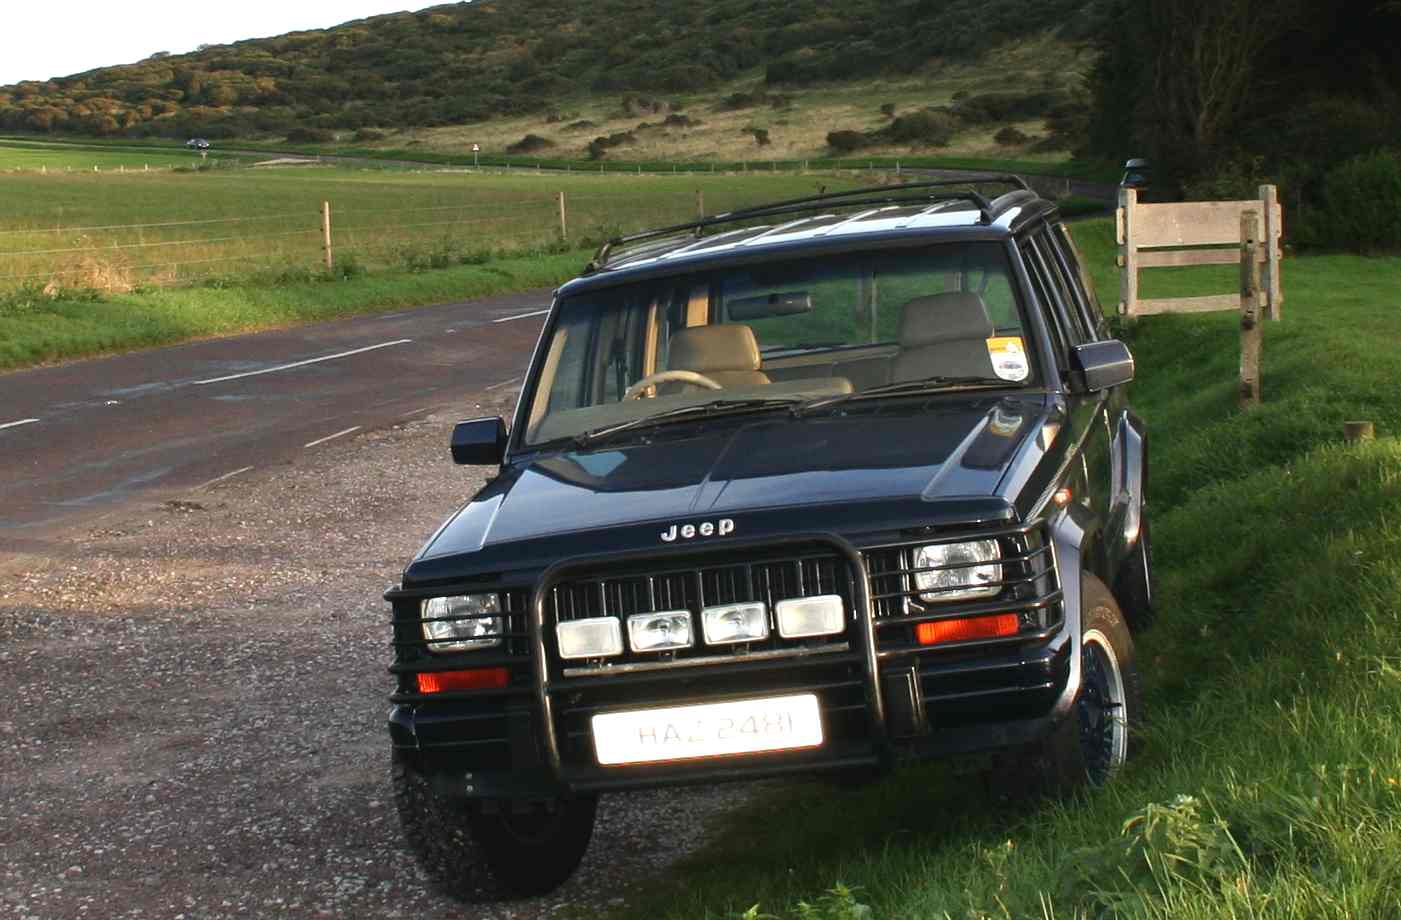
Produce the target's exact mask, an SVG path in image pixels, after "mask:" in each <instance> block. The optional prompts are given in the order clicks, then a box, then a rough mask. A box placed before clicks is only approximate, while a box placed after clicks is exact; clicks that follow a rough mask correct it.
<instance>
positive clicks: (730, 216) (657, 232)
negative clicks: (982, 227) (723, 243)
mask: <svg viewBox="0 0 1401 920" xmlns="http://www.w3.org/2000/svg"><path fill="white" fill-rule="evenodd" d="M990 183H995V184H1005V185H1011V186H1014V187H1015V188H1016V189H1018V190H1021V191H1028V192H1029V191H1031V186H1029V185H1027V184H1026V180H1025V179H1023V178H1022V177H1021V176H1014V175H1011V174H999V175H988V176H973V177H970V178H965V179H938V180H931V181H927V182H906V183H903V184H901V185H891V186H885V187H884V188H880V189H872V188H860V189H852V190H850V191H846V192H827V193H824V194H820V195H812V196H809V197H806V198H790V199H788V200H786V201H775V202H771V203H769V204H764V205H757V206H755V207H752V208H742V209H740V210H737V211H726V212H724V213H722V214H715V215H713V216H711V217H702V218H701V219H699V220H694V221H689V222H687V223H684V224H674V225H672V226H670V227H658V228H656V229H653V230H642V231H640V232H638V233H629V234H627V235H625V236H617V237H614V238H612V239H610V240H608V241H607V242H606V243H604V244H603V245H602V246H600V247H599V248H598V252H597V253H596V254H595V255H594V257H593V259H592V261H590V262H589V264H588V265H587V266H586V267H585V268H584V273H585V274H590V273H592V272H596V271H599V270H600V269H602V268H604V267H605V266H607V265H608V259H609V256H613V255H616V253H615V252H614V250H615V249H616V248H617V247H619V246H625V245H627V244H629V243H640V242H643V241H645V240H660V239H661V238H662V237H669V236H670V237H675V236H680V235H682V234H685V233H688V232H689V233H690V234H691V235H692V236H694V237H697V238H699V237H700V236H701V235H702V231H704V230H705V229H707V228H709V227H715V226H719V225H721V224H732V223H737V222H739V221H745V220H754V219H756V218H760V217H776V216H778V215H782V214H795V213H800V212H805V211H807V212H811V211H818V210H821V209H822V208H825V207H831V206H837V207H856V206H858V205H873V204H903V203H907V202H917V201H930V202H941V201H968V202H971V203H972V204H975V205H977V207H978V211H979V213H980V219H981V220H982V222H983V223H985V224H990V223H992V210H993V208H992V202H991V201H989V200H988V199H987V197H986V196H984V195H982V194H980V193H978V192H977V191H975V190H973V189H968V190H967V191H947V190H948V189H950V188H951V187H955V186H960V185H969V186H971V185H986V184H990ZM935 190H944V191H935ZM639 248H642V247H639Z"/></svg>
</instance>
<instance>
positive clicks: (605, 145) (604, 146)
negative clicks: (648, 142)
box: [588, 131, 637, 160]
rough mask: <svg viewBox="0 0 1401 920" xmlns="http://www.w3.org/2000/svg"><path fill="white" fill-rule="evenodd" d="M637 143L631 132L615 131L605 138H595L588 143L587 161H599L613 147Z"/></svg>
mask: <svg viewBox="0 0 1401 920" xmlns="http://www.w3.org/2000/svg"><path fill="white" fill-rule="evenodd" d="M635 143H637V135H635V134H633V133H632V132H631V131H617V132H615V133H613V134H609V135H607V136H606V137H596V138H594V139H593V140H591V141H589V148H588V150H589V159H590V160H601V159H603V158H604V157H605V156H607V155H608V151H609V150H611V149H613V148H614V147H621V146H622V145H623V144H635Z"/></svg>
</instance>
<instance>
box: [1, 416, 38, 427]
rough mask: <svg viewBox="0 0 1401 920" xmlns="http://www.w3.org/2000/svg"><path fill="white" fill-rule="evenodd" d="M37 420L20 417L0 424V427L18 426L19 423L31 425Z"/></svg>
mask: <svg viewBox="0 0 1401 920" xmlns="http://www.w3.org/2000/svg"><path fill="white" fill-rule="evenodd" d="M37 421H39V420H38V419H37V418H22V419H20V420H19V421H17V422H6V423H5V424H3V425H0V428H18V427H19V426H20V425H33V424H34V423H35V422H37Z"/></svg>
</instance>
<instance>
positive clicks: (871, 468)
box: [405, 393, 1060, 582]
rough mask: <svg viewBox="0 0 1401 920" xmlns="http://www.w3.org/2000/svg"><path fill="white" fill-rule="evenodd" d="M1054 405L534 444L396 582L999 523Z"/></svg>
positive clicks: (966, 401) (975, 398)
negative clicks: (558, 449)
mask: <svg viewBox="0 0 1401 920" xmlns="http://www.w3.org/2000/svg"><path fill="white" fill-rule="evenodd" d="M1059 413H1060V410H1059V408H1057V405H1056V404H1055V402H1054V401H1053V400H1052V398H1051V397H1048V396H1047V395H1046V394H1044V393H1031V394H1025V395H1019V396H1017V397H1006V396H1002V395H990V394H987V393H945V394H939V395H937V396H926V397H920V398H917V399H898V400H883V401H879V402H874V401H873V402H869V403H858V404H855V405H853V406H851V407H849V408H843V409H841V410H840V411H831V412H828V413H825V414H817V415H813V416H804V417H801V418H793V417H792V416H791V415H789V414H787V413H784V412H774V413H768V414H763V415H755V416H740V417H728V418H717V419H710V420H704V421H701V422H696V423H678V424H674V425H668V426H664V427H661V428H656V429H650V430H647V431H646V432H645V433H640V434H639V435H638V436H637V439H636V440H633V441H620V442H619V443H617V444H612V445H610V444H607V443H605V444H602V445H600V446H598V447H596V448H592V449H588V450H577V451H567V452H562V453H550V454H545V455H538V456H535V457H533V458H530V459H527V460H524V461H522V462H519V463H516V464H512V465H509V466H507V467H506V468H504V469H503V471H502V474H501V475H500V476H499V477H497V478H496V479H495V480H493V481H492V482H491V483H490V484H489V485H488V486H487V487H486V488H485V489H483V490H482V492H481V493H480V494H478V495H477V496H476V497H475V498H474V499H473V500H472V501H471V502H469V503H468V504H467V505H465V506H464V507H463V508H462V509H460V510H459V511H458V512H457V514H455V515H454V516H453V517H452V518H451V519H450V520H449V521H448V522H447V523H446V524H444V525H443V527H442V528H441V529H440V530H439V531H438V533H437V534H435V535H434V537H433V538H432V539H431V540H430V541H429V542H428V544H427V545H426V546H424V548H423V549H422V550H421V551H420V553H419V555H418V557H417V558H416V559H415V561H414V562H413V563H412V564H411V565H410V567H409V570H408V571H406V573H405V580H406V582H407V581H410V580H419V579H420V578H443V577H451V576H452V575H453V574H454V572H459V573H460V572H465V570H463V569H462V566H461V565H458V564H455V561H456V562H461V563H467V560H465V559H463V557H465V556H471V557H473V558H472V560H471V562H470V563H469V565H470V569H471V570H473V571H479V570H480V568H481V566H482V565H483V564H487V563H488V562H499V561H500V560H509V561H510V564H512V565H516V566H521V565H527V564H529V562H530V561H531V560H533V559H536V560H538V561H540V562H541V563H542V564H548V563H549V562H550V561H553V560H554V559H558V558H567V557H569V556H577V555H585V554H590V553H595V552H612V551H629V550H636V549H645V548H648V547H651V548H660V547H664V546H666V545H668V544H686V543H688V542H689V543H692V544H699V543H703V542H706V541H707V540H715V539H720V538H721V537H722V536H728V535H730V534H733V535H735V536H736V537H749V538H752V537H759V536H763V535H765V534H769V533H775V534H776V533H781V532H784V531H787V532H790V533H791V532H808V533H811V532H817V531H823V532H847V531H851V530H872V529H880V530H884V529H898V528H899V527H901V526H912V527H920V526H929V525H931V524H938V523H947V522H951V521H958V522H967V523H976V522H990V521H1005V520H1011V519H1013V518H1014V517H1015V516H1016V510H1015V507H1014V496H1009V495H1008V494H1007V493H1006V491H1005V490H1006V488H1007V483H1009V482H1010V481H1015V482H1016V483H1018V484H1024V483H1025V482H1026V481H1027V479H1028V476H1029V474H1028V471H1027V468H1029V467H1032V466H1035V465H1037V464H1038V463H1039V462H1040V461H1041V459H1042V458H1043V455H1044V454H1045V452H1046V451H1045V443H1044V441H1043V439H1040V438H1037V437H1036V435H1037V433H1038V432H1040V431H1041V430H1042V428H1043V427H1044V426H1045V425H1046V423H1047V422H1048V420H1051V419H1052V418H1053V417H1056V416H1058V415H1059ZM1017 468H1022V470H1021V472H1017ZM721 521H729V522H730V523H729V524H727V525H725V527H724V528H722V527H721V523H720V522H721ZM707 524H708V525H710V526H709V528H707V527H706V526H705V525H707ZM672 525H676V526H677V530H676V531H675V532H674V533H673V531H672ZM687 525H691V526H692V527H693V528H695V532H694V535H693V536H690V537H688V536H686V533H687V532H686V531H685V530H684V528H685V527H686V526H687ZM722 529H723V530H724V531H725V532H724V534H721V533H719V531H720V530H722ZM707 531H708V532H707ZM583 534H588V536H587V538H581V535H583ZM668 537H670V539H668Z"/></svg>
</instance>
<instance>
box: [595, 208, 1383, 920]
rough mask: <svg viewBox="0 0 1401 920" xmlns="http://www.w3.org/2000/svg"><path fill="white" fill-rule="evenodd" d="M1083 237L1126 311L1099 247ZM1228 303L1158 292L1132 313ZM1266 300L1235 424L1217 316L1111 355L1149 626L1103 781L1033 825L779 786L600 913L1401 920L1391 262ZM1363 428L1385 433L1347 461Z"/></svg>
mask: <svg viewBox="0 0 1401 920" xmlns="http://www.w3.org/2000/svg"><path fill="white" fill-rule="evenodd" d="M1076 235H1077V238H1078V239H1079V241H1080V243H1081V245H1082V247H1083V248H1084V249H1085V250H1086V252H1087V255H1088V256H1089V258H1091V259H1093V260H1094V264H1095V269H1096V275H1097V283H1098V285H1099V287H1100V290H1101V291H1102V292H1104V293H1105V294H1106V295H1109V294H1111V293H1112V292H1114V291H1116V290H1117V281H1116V276H1115V274H1114V268H1113V261H1112V257H1113V256H1112V254H1113V245H1112V226H1111V225H1110V224H1109V222H1107V221H1094V222H1089V223H1085V224H1080V225H1077V228H1076ZM1234 283H1235V276H1234V272H1233V270H1232V269H1230V267H1229V266H1227V267H1225V269H1224V270H1217V269H1214V268H1213V269H1210V270H1204V271H1193V272H1153V273H1149V274H1148V276H1147V278H1146V281H1145V295H1146V296H1172V295H1174V294H1194V293H1210V292H1213V291H1216V292H1219V291H1221V290H1230V289H1231V286H1232V285H1233V284H1234ZM1284 287H1285V292H1286V296H1287V302H1286V305H1285V320H1284V321H1283V322H1281V323H1271V324H1268V325H1267V327H1266V329H1265V342H1264V396H1265V402H1264V404H1263V405H1262V406H1260V407H1258V408H1255V409H1252V410H1250V411H1248V412H1242V411H1240V410H1238V409H1237V408H1236V405H1235V399H1236V396H1235V378H1236V372H1237V363H1238V360H1239V358H1238V355H1239V351H1238V347H1239V346H1238V341H1239V332H1238V328H1237V321H1236V318H1235V317H1234V316H1233V315H1231V314H1217V315H1207V316H1163V317H1149V318H1146V319H1144V320H1141V321H1139V322H1138V323H1137V325H1136V327H1135V328H1133V329H1132V330H1130V331H1128V332H1127V333H1126V335H1128V336H1129V337H1130V339H1131V345H1132V347H1133V349H1134V354H1135V357H1136V358H1137V362H1138V379H1137V381H1136V382H1135V383H1134V384H1133V402H1134V404H1135V406H1136V408H1137V409H1138V411H1139V412H1140V413H1141V414H1142V415H1143V416H1144V418H1145V419H1146V420H1147V422H1148V425H1149V429H1150V443H1151V445H1152V455H1153V466H1152V482H1151V490H1150V494H1151V496H1152V520H1153V528H1154V546H1155V551H1156V556H1157V560H1156V562H1157V571H1158V575H1159V602H1160V611H1161V612H1160V621H1159V625H1158V626H1157V627H1156V628H1155V629H1154V630H1152V631H1150V632H1148V633H1146V634H1144V635H1143V636H1141V637H1140V642H1139V646H1138V653H1139V661H1140V665H1141V668H1142V670H1143V672H1144V678H1145V682H1146V688H1147V699H1146V709H1147V717H1148V723H1147V727H1146V730H1145V732H1144V737H1143V742H1144V743H1143V747H1142V751H1141V754H1140V756H1139V757H1138V758H1137V759H1136V760H1135V761H1133V762H1132V763H1131V765H1130V767H1129V768H1128V770H1127V771H1126V773H1125V775H1123V776H1122V778H1121V781H1118V782H1116V783H1114V784H1112V785H1111V786H1110V787H1108V788H1105V789H1102V790H1098V791H1095V792H1092V793H1089V794H1087V795H1085V796H1084V797H1082V798H1081V799H1078V800H1076V801H1073V802H1069V803H1064V804H1043V805H1041V806H1039V807H1036V808H1033V809H1030V810H1025V809H1021V808H1018V807H1009V806H1007V805H1004V804H1000V803H999V801H998V800H997V799H996V798H994V797H993V796H990V795H989V794H987V793H986V792H985V791H983V790H982V789H981V787H980V785H979V784H978V783H977V782H976V781H974V779H973V778H972V777H970V776H968V775H966V774H962V773H960V772H958V771H957V770H956V769H955V768H952V767H948V766H937V765H936V766H930V767H921V768H911V769H909V770H907V771H904V772H902V773H900V774H897V775H896V776H894V777H892V778H890V779H888V780H886V781H884V782H881V783H879V784H876V785H873V786H869V787H865V788H860V789H844V788H837V787H834V786H829V785H822V784H802V785H796V786H792V787H769V788H768V789H766V791H765V792H764V794H763V798H762V802H761V804H759V805H758V806H756V807H752V808H748V809H745V810H744V811H743V812H742V813H741V814H739V815H736V816H734V817H732V818H729V819H727V825H726V830H725V831H724V833H723V834H722V837H721V838H720V839H719V840H718V841H717V842H716V843H715V844H714V845H712V846H711V847H709V848H708V849H707V850H706V851H704V852H703V853H702V854H701V855H699V856H698V857H696V858H694V859H693V860H691V861H690V863H689V864H688V865H686V866H684V867H682V868H681V869H678V870H676V871H675V873H674V874H673V875H672V876H671V877H670V878H669V880H668V882H667V883H666V884H665V885H657V886H654V887H652V888H649V889H646V890H645V891H644V892H643V893H642V894H640V895H637V896H634V897H631V898H630V901H631V902H632V903H631V905H630V906H629V907H628V908H627V909H625V910H624V911H622V912H620V913H619V914H618V916H620V917H638V918H641V917H648V918H652V917H676V918H682V917H684V918H700V917H717V918H718V917H733V916H737V915H740V914H742V913H744V912H745V911H747V910H749V909H750V908H751V907H752V906H753V905H755V904H758V905H760V907H759V908H758V909H757V910H755V911H753V912H752V915H753V916H758V915H761V914H765V913H769V914H774V915H778V916H796V917H805V918H806V917H832V918H836V917H846V916H851V917H855V916H858V915H861V912H859V911H857V912H852V911H853V904H854V903H861V904H865V905H868V906H869V907H870V908H871V909H872V914H873V915H874V916H875V917H900V918H904V917H931V918H944V917H949V918H959V920H962V918H992V917H1036V918H1043V920H1044V918H1050V917H1057V918H1071V917H1110V916H1127V917H1154V918H1158V917H1160V918H1228V917H1231V918H1236V917H1257V918H1274V917H1278V918H1294V917H1305V916H1307V917H1329V918H1332V917H1336V918H1340V920H1341V918H1355V917H1378V918H1380V917H1395V916H1401V609H1399V608H1401V605H1398V601H1397V598H1398V597H1401V441H1398V439H1397V438H1396V437H1395V436H1394V435H1395V433H1396V432H1398V431H1401V394H1399V393H1398V391H1397V388H1396V384H1395V381H1396V380H1398V379H1401V349H1397V348H1396V347H1395V342H1396V341H1397V339H1398V337H1401V314H1399V313H1398V312H1397V310H1396V296H1395V292H1396V291H1397V290H1401V259H1364V258H1357V257H1349V256H1320V257H1313V258H1300V259H1293V260H1290V261H1288V262H1286V263H1285V268H1284ZM1105 299H1106V300H1110V299H1111V298H1110V297H1108V296H1106V298H1105ZM1353 418H1362V419H1371V420H1374V421H1375V422H1376V423H1377V426H1378V429H1379V431H1380V432H1381V433H1382V434H1383V435H1387V436H1385V437H1382V438H1380V439H1379V440H1377V441H1375V442H1372V443H1367V444H1361V445H1343V444H1341V443H1339V442H1340V441H1341V431H1342V423H1343V421H1344V420H1347V419H1353ZM838 882H841V883H843V884H844V885H846V886H852V889H853V890H852V891H851V893H850V894H847V895H841V894H837V895H832V894H825V895H824V892H827V891H828V890H829V889H831V888H833V886H834V885H836V883H838ZM799 902H806V903H807V905H808V907H807V908H806V909H804V908H803V907H802V906H801V905H800V903H799Z"/></svg>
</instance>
